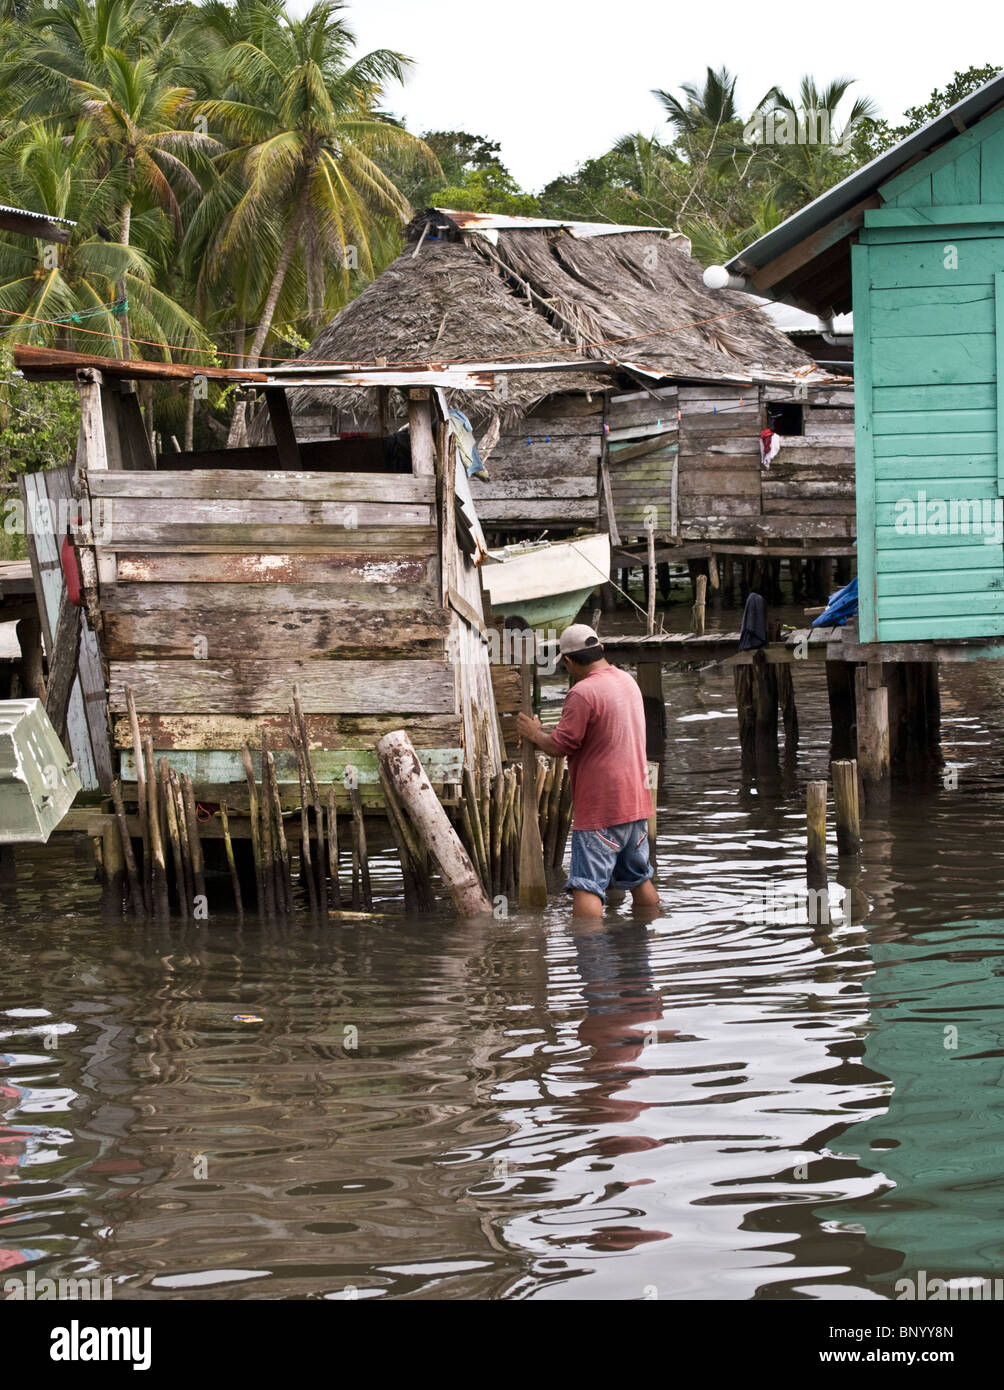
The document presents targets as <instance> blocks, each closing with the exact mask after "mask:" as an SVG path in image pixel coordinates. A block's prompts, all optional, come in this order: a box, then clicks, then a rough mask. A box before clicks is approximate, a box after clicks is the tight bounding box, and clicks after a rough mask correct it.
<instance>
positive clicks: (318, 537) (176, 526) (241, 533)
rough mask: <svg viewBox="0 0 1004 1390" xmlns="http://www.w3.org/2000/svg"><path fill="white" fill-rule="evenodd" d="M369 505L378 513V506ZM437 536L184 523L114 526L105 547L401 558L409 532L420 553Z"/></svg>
mask: <svg viewBox="0 0 1004 1390" xmlns="http://www.w3.org/2000/svg"><path fill="white" fill-rule="evenodd" d="M332 505H334V504H332ZM367 505H368V506H372V507H374V508H376V504H375V503H371V504H367ZM434 530H435V528H434V527H430V526H425V525H421V526H413V527H405V526H401V527H398V528H396V529H390V530H383V529H381V528H378V527H377V526H375V525H366V526H358V527H352V526H344V525H337V524H330V525H322V524H321V523H314V524H312V525H311V524H307V525H292V526H281V525H277V524H275V523H272V524H261V525H252V524H249V523H241V522H240V521H235V522H233V523H226V524H224V525H217V526H212V525H200V526H193V527H191V528H189V529H188V530H186V529H185V527H184V525H183V524H182V523H179V522H172V521H168V522H163V523H157V522H154V523H150V524H141V523H139V522H127V523H119V522H117V521H113V522H112V524H111V526H110V527H109V528H108V532H109V534H108V537H107V542H108V544H109V546H110V549H111V550H112V551H119V550H123V551H144V550H153V551H156V550H167V551H172V552H174V553H176V554H177V553H187V554H197V553H199V552H200V551H203V552H209V551H240V550H241V549H242V547H245V548H250V549H252V550H254V551H256V552H257V551H271V552H275V553H283V554H286V553H290V552H298V553H300V554H308V555H309V554H315V553H316V552H318V551H325V550H328V551H331V550H340V549H341V550H348V549H351V550H353V551H367V550H369V551H379V550H388V551H390V552H391V553H392V554H399V553H400V551H401V550H402V549H407V548H408V544H407V540H406V539H405V538H406V537H407V536H408V535H409V532H411V533H412V536H411V539H412V544H413V545H414V546H415V547H416V548H417V547H419V546H421V547H424V546H425V545H426V544H428V535H429V533H430V532H434ZM107 553H108V552H107V551H104V550H103V548H102V547H101V546H99V547H98V558H99V560H100V559H101V557H102V555H103V554H107ZM374 558H376V557H375V556H374ZM109 582H110V581H109Z"/></svg>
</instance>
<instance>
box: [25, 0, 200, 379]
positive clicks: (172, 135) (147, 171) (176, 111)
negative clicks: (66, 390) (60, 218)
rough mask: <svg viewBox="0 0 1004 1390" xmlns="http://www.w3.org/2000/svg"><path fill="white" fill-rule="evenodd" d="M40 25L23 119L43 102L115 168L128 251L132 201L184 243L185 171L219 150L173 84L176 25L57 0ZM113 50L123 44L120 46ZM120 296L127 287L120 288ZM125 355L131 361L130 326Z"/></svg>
mask: <svg viewBox="0 0 1004 1390" xmlns="http://www.w3.org/2000/svg"><path fill="white" fill-rule="evenodd" d="M54 15H55V18H54V19H53V21H52V22H51V23H50V24H47V25H45V26H44V27H41V32H40V41H39V42H38V43H37V44H36V45H35V46H34V47H33V51H32V53H31V60H30V69H31V73H32V75H33V77H34V78H35V79H36V80H37V81H38V83H39V92H37V93H35V94H34V95H29V96H28V97H27V98H26V100H25V102H24V104H23V107H22V112H23V113H24V114H28V115H30V114H31V113H32V111H33V110H34V109H36V108H37V107H38V106H39V102H40V100H41V99H42V96H43V95H44V97H45V99H46V100H47V101H50V102H51V101H52V99H53V98H55V100H56V101H57V103H60V104H61V105H62V106H63V107H64V109H66V111H67V114H68V115H69V117H70V119H74V118H77V117H80V116H82V117H84V118H85V119H87V120H88V121H89V124H90V128H91V131H92V135H93V138H94V141H95V148H96V152H97V154H98V156H99V158H100V159H101V160H102V162H103V163H104V165H105V167H106V168H107V169H109V170H112V169H118V170H119V171H120V174H121V177H120V178H119V180H118V184H119V187H120V189H121V193H120V201H119V205H118V208H117V212H116V217H115V220H116V221H117V223H118V238H117V240H118V242H119V243H120V244H121V245H122V246H129V245H130V241H131V235H132V219H133V210H134V205H135V203H136V200H137V197H140V198H141V199H144V200H145V201H146V202H147V203H149V204H152V205H153V206H156V207H159V208H160V209H161V210H162V211H163V213H164V214H165V215H166V216H167V217H168V218H169V219H170V220H171V222H172V223H173V224H174V230H175V234H176V236H177V238H178V239H179V240H180V238H181V235H182V230H183V229H182V218H181V205H180V201H179V199H180V197H181V196H183V195H184V194H199V193H200V192H201V186H200V184H199V182H198V179H197V178H196V176H195V174H194V173H193V172H192V169H190V168H189V164H188V163H186V162H185V161H184V160H183V159H181V158H179V153H180V154H186V155H187V156H188V158H189V163H191V162H197V161H198V159H199V157H200V156H202V158H203V159H204V160H208V159H209V158H210V157H211V156H212V155H213V154H216V153H218V151H219V149H220V146H219V145H218V144H217V142H216V141H214V140H211V139H210V138H209V137H208V135H206V134H204V133H203V132H201V131H199V130H197V129H194V128H193V127H192V123H191V120H190V119H189V117H190V108H191V105H192V101H193V98H194V95H195V94H194V92H193V91H192V90H191V88H188V87H183V86H179V85H177V84H176V83H174V82H173V80H172V67H173V66H174V63H173V60H172V56H171V54H172V51H173V48H172V45H173V41H174V38H175V26H174V24H167V23H165V21H164V20H163V19H162V17H161V16H162V12H161V11H160V10H151V9H149V8H148V7H147V5H146V0H63V3H62V4H61V5H59V6H58V7H57V9H56V10H55V12H54ZM120 45H126V47H121V46H120ZM119 288H120V297H124V286H120V287H119ZM122 339H123V350H124V355H125V356H127V357H128V356H130V355H131V349H130V333H129V321H128V318H125V319H123V334H122Z"/></svg>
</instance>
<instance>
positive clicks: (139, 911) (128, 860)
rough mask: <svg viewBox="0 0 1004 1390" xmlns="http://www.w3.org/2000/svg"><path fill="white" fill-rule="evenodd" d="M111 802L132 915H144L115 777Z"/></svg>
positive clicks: (133, 857)
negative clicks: (120, 841) (123, 860)
mask: <svg viewBox="0 0 1004 1390" xmlns="http://www.w3.org/2000/svg"><path fill="white" fill-rule="evenodd" d="M144 792H145V786H144ZM112 804H113V805H114V807H115V819H116V820H117V821H118V826H119V835H120V837H121V840H122V855H123V858H124V859H125V866H126V875H127V877H128V879H129V897H130V900H131V902H132V911H133V916H134V917H145V916H146V915H147V913H146V902H145V900H144V897H143V885H142V883H141V882H140V877H139V871H138V870H137V867H136V856H135V855H134V854H133V849H132V840H131V839H130V837H129V827H128V825H127V823H126V815H125V806H124V804H123V802H122V783H121V782H120V781H119V779H118V778H117V777H116V779H115V781H114V782H113V783H112Z"/></svg>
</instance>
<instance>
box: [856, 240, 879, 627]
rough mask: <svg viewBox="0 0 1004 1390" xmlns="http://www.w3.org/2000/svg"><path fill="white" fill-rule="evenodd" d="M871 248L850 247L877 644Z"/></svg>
mask: <svg viewBox="0 0 1004 1390" xmlns="http://www.w3.org/2000/svg"><path fill="white" fill-rule="evenodd" d="M870 251H871V248H870V247H869V246H864V245H858V246H852V247H851V280H852V295H853V300H854V475H855V486H854V496H855V508H856V512H857V528H858V632H859V634H860V636H861V640H862V642H874V641H875V640H876V637H877V635H878V632H877V620H876V603H877V595H876V591H875V571H876V563H877V552H876V539H875V470H874V463H873V457H872V439H873V435H872V419H873V412H872V411H871V410H870V409H869V404H870V401H871V395H872V385H873V382H872V326H871V324H872V320H871V267H870V265H869V253H870Z"/></svg>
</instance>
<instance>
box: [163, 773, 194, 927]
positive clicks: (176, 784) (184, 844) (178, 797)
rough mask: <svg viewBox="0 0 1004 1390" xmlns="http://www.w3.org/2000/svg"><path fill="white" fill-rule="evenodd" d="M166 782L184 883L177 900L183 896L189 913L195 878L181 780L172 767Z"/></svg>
mask: <svg viewBox="0 0 1004 1390" xmlns="http://www.w3.org/2000/svg"><path fill="white" fill-rule="evenodd" d="M167 780H168V783H169V785H170V788H171V799H172V800H173V802H174V815H175V819H176V820H177V822H178V833H179V835H180V837H181V868H182V873H183V874H184V882H183V883H179V884H178V896H179V898H180V897H182V896H184V899H185V902H186V903H187V904H188V908H187V909H186V911H191V910H192V905H193V903H194V899H195V877H194V875H193V873H192V855H191V849H190V847H189V843H188V827H187V825H186V822H185V801H184V797H183V796H182V794H181V780H180V778H179V777H178V774H177V772H176V771H175V770H174V768H173V767H169V768H168V770H167Z"/></svg>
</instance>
